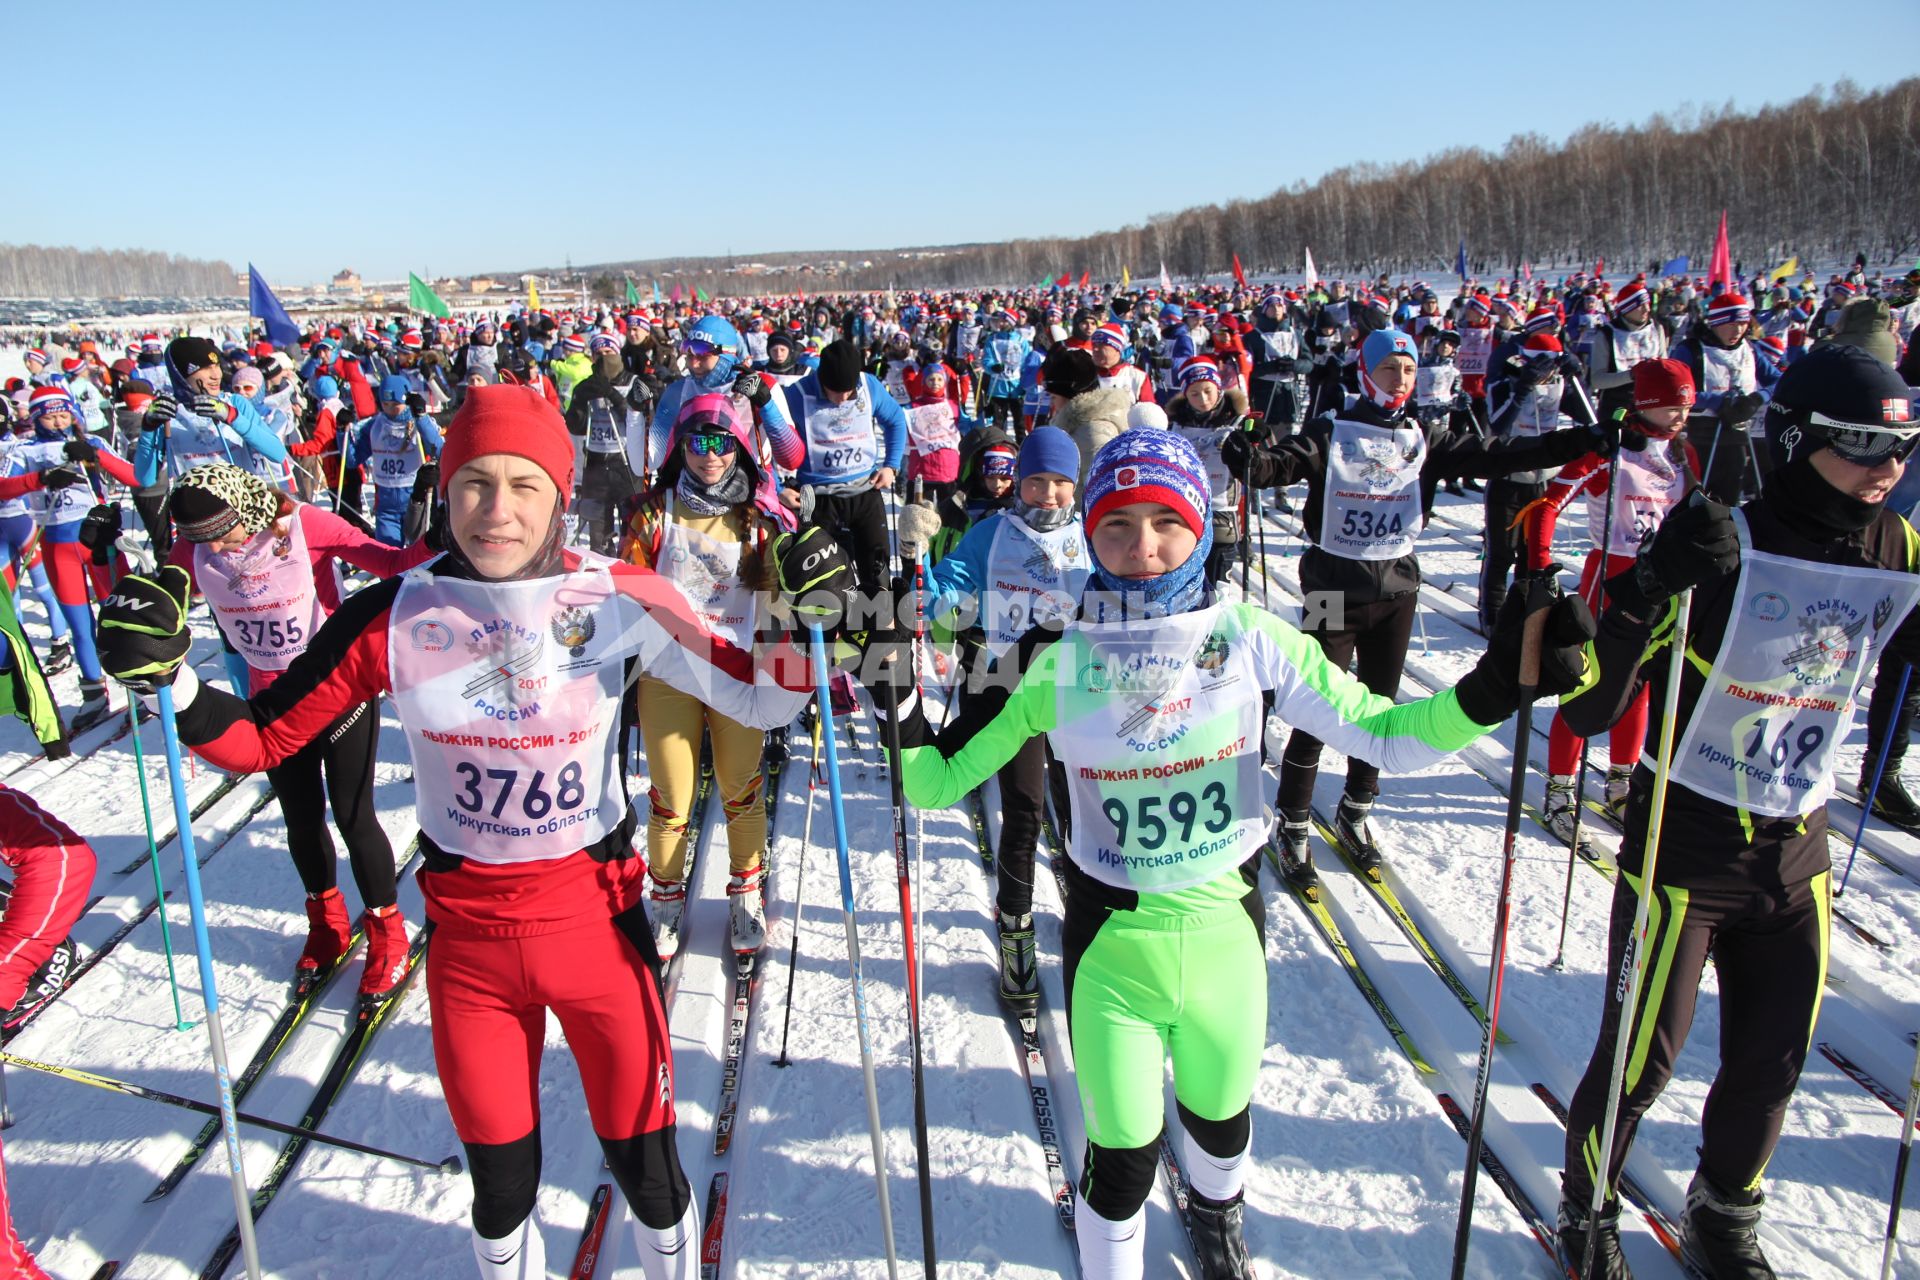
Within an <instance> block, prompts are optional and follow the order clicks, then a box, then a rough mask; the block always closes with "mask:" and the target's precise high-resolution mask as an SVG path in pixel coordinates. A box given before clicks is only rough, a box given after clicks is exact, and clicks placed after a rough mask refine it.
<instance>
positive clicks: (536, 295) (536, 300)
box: [527, 280, 540, 311]
mask: <svg viewBox="0 0 1920 1280" xmlns="http://www.w3.org/2000/svg"><path fill="white" fill-rule="evenodd" d="M539 309H540V286H539V285H537V284H535V283H534V282H533V281H531V280H529V281H527V310H528V311H538V310H539Z"/></svg>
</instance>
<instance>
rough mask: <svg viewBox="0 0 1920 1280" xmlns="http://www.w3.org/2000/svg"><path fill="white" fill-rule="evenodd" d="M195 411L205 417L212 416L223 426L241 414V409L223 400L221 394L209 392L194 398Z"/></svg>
mask: <svg viewBox="0 0 1920 1280" xmlns="http://www.w3.org/2000/svg"><path fill="white" fill-rule="evenodd" d="M193 411H194V412H195V413H197V414H199V415H200V416H201V417H203V418H211V419H213V421H215V422H217V423H219V424H220V425H221V426H226V425H228V424H229V423H231V422H232V421H233V420H234V419H235V418H237V417H239V416H240V411H239V410H237V409H235V408H234V407H233V406H232V405H230V404H228V403H227V402H226V401H225V400H222V399H221V398H220V397H219V396H216V395H212V394H207V395H197V396H195V397H194V398H193Z"/></svg>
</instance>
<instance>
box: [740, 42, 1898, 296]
mask: <svg viewBox="0 0 1920 1280" xmlns="http://www.w3.org/2000/svg"><path fill="white" fill-rule="evenodd" d="M1917 192H1920V79H1907V80H1903V81H1901V82H1899V83H1898V84H1894V85H1891V86H1889V87H1887V88H1883V89H1877V90H1874V91H1872V92H1865V91H1863V90H1861V89H1859V88H1858V87H1856V86H1855V85H1853V84H1852V83H1850V82H1847V81H1842V82H1841V83H1839V84H1837V85H1835V86H1834V87H1833V88H1832V89H1831V90H1830V91H1822V90H1821V89H1815V90H1814V91H1813V92H1811V93H1809V94H1807V95H1806V96H1805V97H1802V98H1800V99H1798V100H1796V101H1793V102H1788V103H1784V104H1781V105H1776V106H1768V107H1763V108H1761V109H1759V110H1757V111H1752V112H1744V113H1743V112H1739V111H1736V110H1734V109H1733V108H1732V107H1731V106H1725V107H1720V108H1686V109H1684V110H1681V111H1678V112H1674V113H1661V114H1656V115H1654V116H1652V117H1650V118H1649V119H1647V120H1646V121H1645V122H1643V123H1640V124H1630V125H1613V124H1592V125H1588V126H1586V127H1584V128H1582V129H1580V130H1579V131H1578V132H1576V133H1574V134H1573V135H1572V136H1571V137H1569V138H1568V139H1567V140H1566V141H1565V142H1563V143H1560V144H1557V145H1556V144H1554V143H1552V142H1550V141H1548V140H1547V139H1545V138H1543V137H1541V136H1540V135H1538V134H1532V133H1526V134H1517V135H1515V136H1514V137H1513V138H1511V139H1509V140H1508V142H1507V144H1506V146H1505V147H1504V148H1503V149H1502V150H1501V151H1500V152H1499V153H1498V154H1495V153H1493V152H1490V151H1487V150H1484V149H1481V148H1477V147H1461V148H1454V149H1450V150H1447V151H1443V152H1440V153H1439V154H1437V155H1432V156H1428V157H1427V158H1425V159H1423V160H1417V161H1405V162H1402V163H1398V164H1375V163H1369V162H1361V163H1355V164H1352V165H1347V166H1344V167H1342V168H1339V169H1335V170H1334V171H1333V172H1331V173H1328V174H1326V175H1325V176H1324V177H1322V178H1320V179H1319V180H1318V181H1316V182H1312V183H1307V182H1297V183H1295V184H1294V185H1292V186H1290V187H1287V188H1283V189H1282V190H1279V191H1275V192H1273V193H1272V194H1271V195H1268V196H1264V197H1261V198H1259V199H1252V200H1235V201H1232V202H1230V203H1228V204H1224V205H1218V204H1210V205H1200V206H1195V207H1192V208H1187V209H1182V210H1180V211H1178V212H1174V213H1160V214H1154V215H1152V216H1151V217H1149V218H1148V219H1147V221H1146V224H1145V225H1143V226H1127V227H1122V228H1120V229H1119V230H1117V231H1103V232H1100V233H1098V234H1095V235H1090V236H1085V237H1080V238H1064V237H1063V238H1053V239H1048V238H1036V239H1025V240H1011V241H1006V242H1004V243H1000V244H990V245H969V246H962V247H956V248H955V249H953V250H950V251H949V252H947V253H946V254H945V255H944V256H941V257H929V258H916V259H913V260H901V259H899V258H897V257H896V256H895V255H894V254H893V253H891V252H886V251H879V252H872V253H867V254H859V255H847V256H851V257H854V258H855V259H856V260H858V258H860V257H869V258H871V259H872V260H873V265H872V266H871V267H870V268H867V269H865V270H855V271H851V272H845V273H839V274H836V275H833V276H827V277H822V276H820V275H800V274H797V273H787V272H772V273H768V274H765V275H760V276H755V277H752V278H751V279H740V278H735V277H726V276H722V275H720V274H718V273H717V272H716V274H715V275H714V276H713V277H712V278H711V279H713V280H715V281H718V282H719V283H718V285H717V286H711V285H710V286H709V287H710V288H714V290H715V291H716V292H727V293H735V294H745V293H761V294H764V293H769V292H780V291H791V290H794V289H805V290H806V291H808V292H810V293H812V292H823V291H824V292H831V291H835V290H840V289H885V288H888V287H890V286H898V287H902V288H914V287H935V288H956V287H967V286H980V285H1006V284H1013V285H1033V284H1038V283H1039V282H1040V281H1041V279H1042V278H1043V277H1044V278H1049V279H1051V278H1053V277H1056V276H1058V275H1060V274H1062V273H1068V274H1071V275H1072V276H1073V278H1074V279H1075V280H1076V281H1077V280H1078V279H1079V277H1080V273H1081V272H1082V271H1090V272H1091V273H1092V275H1093V277H1094V278H1095V279H1098V280H1103V281H1112V280H1115V279H1117V278H1118V277H1119V275H1120V272H1121V270H1122V268H1123V267H1124V268H1128V269H1130V270H1131V272H1132V275H1133V278H1134V280H1135V281H1137V282H1140V283H1142V284H1148V283H1152V282H1153V281H1154V280H1156V279H1157V278H1158V276H1159V272H1160V264H1161V263H1162V262H1164V263H1165V264H1166V267H1167V270H1168V272H1169V273H1171V274H1172V275H1174V276H1176V277H1197V276H1202V275H1207V274H1212V273H1219V272H1223V271H1226V270H1228V269H1229V268H1230V266H1231V263H1232V259H1233V255H1234V254H1235V253H1238V254H1239V255H1240V260H1241V262H1242V264H1243V265H1244V266H1245V268H1246V269H1247V271H1249V272H1252V273H1264V272H1272V273H1290V272H1298V271H1300V270H1301V269H1302V266H1303V265H1304V260H1303V256H1302V255H1303V251H1305V250H1307V249H1309V248H1310V249H1311V250H1312V252H1313V257H1314V263H1315V266H1316V267H1317V269H1318V270H1319V271H1320V273H1321V274H1322V275H1347V276H1360V275H1364V276H1373V275H1377V274H1378V273H1380V272H1383V271H1386V272H1393V273H1396V274H1399V273H1439V274H1447V273H1449V272H1451V270H1452V268H1453V265H1454V260H1455V254H1456V252H1457V250H1458V247H1459V244H1460V242H1461V241H1462V240H1463V239H1464V240H1465V242H1466V249H1467V259H1468V267H1469V270H1471V271H1472V272H1473V273H1474V274H1476V275H1481V276H1492V275H1500V276H1505V275H1513V274H1517V273H1518V271H1519V269H1520V267H1521V266H1522V264H1530V265H1531V266H1532V267H1533V268H1534V269H1536V270H1540V269H1543V268H1550V267H1566V266H1569V265H1573V264H1578V265H1582V266H1588V267H1590V266H1592V265H1593V263H1594V262H1595V261H1597V260H1601V259H1604V260H1606V262H1607V263H1608V265H1609V268H1610V270H1611V271H1615V272H1617V271H1619V270H1621V269H1626V270H1629V271H1637V270H1640V269H1642V268H1644V267H1646V266H1647V265H1648V264H1649V263H1652V262H1655V261H1660V262H1665V261H1666V260H1667V259H1669V258H1672V257H1676V256H1679V255H1681V254H1686V255H1688V256H1690V257H1691V259H1692V261H1693V264H1694V270H1695V271H1696V272H1699V271H1704V270H1705V268H1706V265H1707V258H1708V255H1709V253H1710V251H1711V249H1712V245H1713V236H1714V231H1715V229H1716V228H1717V227H1718V225H1719V220H1720V213H1721V210H1723V209H1724V210H1725V211H1726V214H1727V230H1728V237H1729V242H1730V245H1731V248H1732V251H1733V256H1734V257H1735V259H1736V260H1739V261H1740V262H1741V263H1742V264H1743V265H1744V266H1745V267H1746V268H1747V270H1749V271H1751V270H1754V269H1756V268H1765V267H1771V266H1773V265H1776V264H1778V263H1780V262H1782V261H1784V260H1785V259H1786V258H1788V257H1790V256H1795V255H1797V256H1798V257H1799V258H1800V260H1801V262H1802V263H1803V264H1806V263H1810V262H1811V261H1812V260H1814V259H1818V258H1828V257H1840V258H1844V259H1847V260H1851V259H1852V258H1853V256H1854V255H1855V254H1856V253H1864V254H1866V255H1867V256H1868V258H1869V260H1870V261H1873V262H1875V263H1883V262H1895V263H1899V264H1901V265H1911V264H1912V260H1913V257H1914V255H1915V253H1916V251H1920V200H1916V198H1915V193H1917ZM760 256H761V257H762V258H763V259H768V260H770V259H772V257H773V255H760ZM707 261H708V262H709V263H712V262H713V261H714V260H711V259H709V260H707Z"/></svg>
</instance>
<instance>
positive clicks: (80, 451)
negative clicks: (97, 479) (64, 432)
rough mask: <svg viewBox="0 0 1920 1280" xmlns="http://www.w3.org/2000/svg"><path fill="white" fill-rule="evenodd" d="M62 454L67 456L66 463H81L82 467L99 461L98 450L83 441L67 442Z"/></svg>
mask: <svg viewBox="0 0 1920 1280" xmlns="http://www.w3.org/2000/svg"><path fill="white" fill-rule="evenodd" d="M63 452H64V453H65V454H66V455H67V461H68V462H78V463H81V464H82V465H90V464H92V463H95V462H98V461H100V450H99V449H98V448H96V447H95V446H93V445H91V444H89V443H87V442H86V441H85V440H69V441H67V445H66V448H65V449H64V450H63Z"/></svg>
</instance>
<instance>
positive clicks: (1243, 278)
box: [1233, 253, 1247, 289]
mask: <svg viewBox="0 0 1920 1280" xmlns="http://www.w3.org/2000/svg"><path fill="white" fill-rule="evenodd" d="M1233 278H1234V280H1235V281H1236V282H1237V283H1238V284H1239V285H1240V287H1241V288H1242V289H1244V288H1246V287H1247V273H1246V272H1244V271H1242V270H1241V269H1240V255H1239V254H1237V253H1236V254H1234V255H1233Z"/></svg>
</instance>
